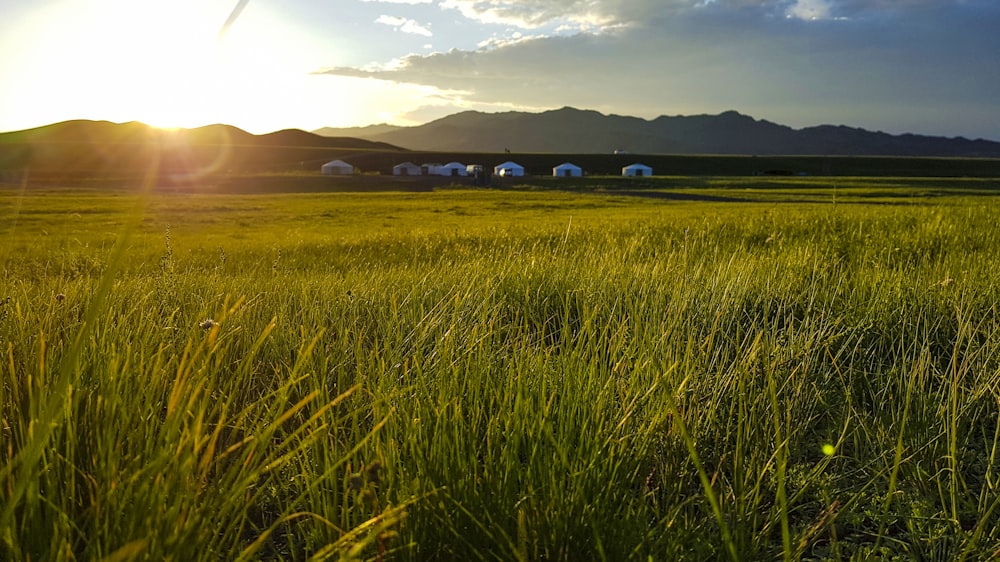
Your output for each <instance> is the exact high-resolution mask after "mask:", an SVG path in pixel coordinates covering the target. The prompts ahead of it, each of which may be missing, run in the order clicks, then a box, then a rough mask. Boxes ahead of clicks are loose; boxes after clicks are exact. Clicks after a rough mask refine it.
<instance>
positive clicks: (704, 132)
mask: <svg viewBox="0 0 1000 562" xmlns="http://www.w3.org/2000/svg"><path fill="white" fill-rule="evenodd" d="M316 132H317V133H318V134H323V135H350V136H355V137H359V138H365V139H368V140H372V141H380V142H387V143H390V144H393V145H396V146H402V147H406V148H408V149H411V150H423V151H443V152H448V151H465V152H504V151H505V150H511V151H514V152H520V153H530V152H548V153H565V154H571V153H591V154H600V153H611V152H614V151H626V152H631V153H636V154H758V155H777V154H782V155H832V156H939V157H1000V142H993V141H988V140H982V139H980V140H970V139H966V138H962V137H956V138H946V137H934V136H923V135H912V134H904V135H891V134H888V133H883V132H872V131H867V130H865V129H860V128H855V127H846V126H843V125H840V126H832V125H821V126H817V127H807V128H804V129H793V128H791V127H788V126H785V125H779V124H776V123H772V122H770V121H766V120H760V119H754V118H753V117H750V116H747V115H743V114H741V113H738V112H736V111H726V112H724V113H721V114H719V115H692V116H673V117H670V116H660V117H657V118H656V119H653V120H646V119H641V118H638V117H627V116H620V115H604V114H602V113H599V112H597V111H589V110H580V109H574V108H572V107H564V108H562V109H557V110H553V111H545V112H542V113H525V112H506V113H482V112H478V111H466V112H462V113H456V114H454V115H450V116H448V117H444V118H441V119H438V120H436V121H432V122H430V123H426V124H424V125H419V126H415V127H396V126H392V125H372V126H369V127H355V128H349V129H334V128H330V127H327V128H323V129H320V130H318V131H316Z"/></svg>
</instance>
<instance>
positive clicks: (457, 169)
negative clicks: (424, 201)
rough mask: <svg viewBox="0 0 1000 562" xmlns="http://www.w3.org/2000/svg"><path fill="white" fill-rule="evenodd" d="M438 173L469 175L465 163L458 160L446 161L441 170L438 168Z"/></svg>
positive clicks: (443, 174)
mask: <svg viewBox="0 0 1000 562" xmlns="http://www.w3.org/2000/svg"><path fill="white" fill-rule="evenodd" d="M439 173H440V174H441V175H442V176H467V175H469V174H468V172H466V169H465V164H461V163H459V162H448V163H447V164H445V165H444V166H441V170H440V172H439Z"/></svg>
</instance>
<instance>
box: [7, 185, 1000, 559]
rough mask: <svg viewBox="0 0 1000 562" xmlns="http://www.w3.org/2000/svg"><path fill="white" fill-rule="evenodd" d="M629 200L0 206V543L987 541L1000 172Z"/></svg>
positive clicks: (64, 197)
mask: <svg viewBox="0 0 1000 562" xmlns="http://www.w3.org/2000/svg"><path fill="white" fill-rule="evenodd" d="M648 181H649V182H650V183H649V184H642V185H641V186H638V187H640V188H641V189H636V185H635V184H627V185H625V186H624V187H623V184H621V183H615V182H611V183H609V184H607V185H605V184H604V183H602V182H600V181H598V182H594V181H590V180H588V182H587V183H581V184H579V185H575V184H557V183H554V182H552V181H549V180H545V181H532V180H525V183H512V184H511V185H508V186H506V188H505V189H499V190H473V189H468V188H459V187H453V188H446V189H437V190H435V191H433V192H428V193H388V192H386V193H308V194H253V195H249V194H248V195H220V194H211V195H210V194H197V193H187V194H162V193H161V194H145V195H143V194H136V193H133V192H125V191H107V190H86V189H65V190H59V189H39V188H31V189H21V188H18V187H16V186H10V187H6V188H3V189H0V240H2V244H0V495H2V498H3V501H2V502H0V559H2V560H33V561H39V560H53V561H70V560H103V561H108V562H121V561H127V560H176V561H199V560H205V561H214V560H329V559H365V560H484V561H487V560H496V561H506V560H516V561H528V560H565V561H580V560H612V561H616V560H641V561H647V560H872V559H885V560H988V559H994V558H996V557H997V556H1000V511H998V509H997V508H998V505H1000V459H998V454H1000V451H998V446H1000V425H998V419H997V416H998V412H1000V310H998V305H997V303H998V301H1000V284H998V283H997V280H998V274H1000V221H998V220H997V217H998V216H1000V200H998V199H997V198H996V193H997V188H998V187H1000V184H997V182H996V180H990V179H969V180H962V179H941V180H933V179H930V180H917V179H913V180H910V179H900V178H878V179H875V178H837V179H836V183H833V181H834V180H831V179H829V178H827V179H815V180H813V179H803V178H788V179H783V178H768V179H760V178H758V179H752V180H751V179H743V180H737V179H731V178H667V179H663V180H661V182H662V183H657V182H656V181H655V180H648ZM566 185H570V188H569V189H563V188H560V186H566Z"/></svg>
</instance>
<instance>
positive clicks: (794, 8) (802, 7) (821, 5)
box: [785, 0, 831, 20]
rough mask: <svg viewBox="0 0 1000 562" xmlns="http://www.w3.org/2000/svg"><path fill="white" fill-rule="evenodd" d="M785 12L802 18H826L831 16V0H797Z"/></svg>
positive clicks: (791, 16)
mask: <svg viewBox="0 0 1000 562" xmlns="http://www.w3.org/2000/svg"><path fill="white" fill-rule="evenodd" d="M785 13H786V15H787V16H788V17H790V18H799V19H801V20H825V19H829V18H830V17H831V6H830V2H829V0H796V2H795V4H792V5H791V6H789V8H788V11H787V12H785Z"/></svg>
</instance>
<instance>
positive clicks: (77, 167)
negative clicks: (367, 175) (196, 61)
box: [0, 120, 402, 181]
mask: <svg viewBox="0 0 1000 562" xmlns="http://www.w3.org/2000/svg"><path fill="white" fill-rule="evenodd" d="M401 151H402V149H400V148H398V147H396V146H392V145H390V144H387V143H384V142H379V141H371V140H365V139H357V138H344V137H328V136H320V135H316V134H313V133H309V132H306V131H301V130H297V129H290V130H284V131H277V132H274V133H269V134H266V135H253V134H250V133H248V132H246V131H244V130H242V129H238V128H236V127H232V126H229V125H209V126H206V127H198V128H194V129H177V130H164V129H158V128H155V127H150V126H148V125H144V124H142V123H137V122H129V123H110V122H107V121H85V120H78V121H65V122H62V123H55V124H52V125H47V126H44V127H38V128H35V129H28V130H24V131H14V132H9V133H0V172H6V173H7V174H10V173H12V172H20V171H22V170H28V171H29V173H30V174H31V176H32V177H33V178H39V177H41V178H53V179H67V178H68V179H72V178H88V179H94V178H109V177H110V178H115V177H119V178H120V177H136V176H143V175H145V174H148V173H149V172H150V171H154V172H155V174H156V175H157V176H158V177H160V178H168V179H171V180H178V181H179V180H180V179H182V178H185V177H190V176H204V175H207V174H212V173H216V172H235V173H241V172H258V171H281V170H299V169H305V170H313V169H315V170H318V169H319V166H320V165H321V164H322V163H323V162H327V161H329V160H332V159H334V158H346V157H350V156H353V155H358V154H369V153H391V154H396V153H399V152H401Z"/></svg>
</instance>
